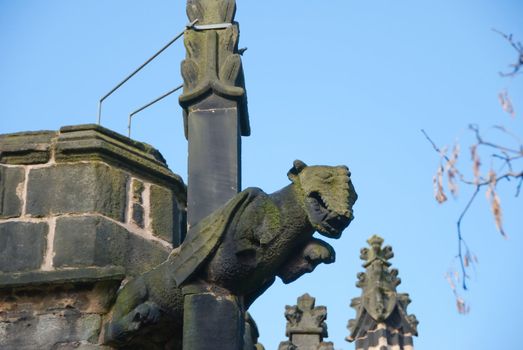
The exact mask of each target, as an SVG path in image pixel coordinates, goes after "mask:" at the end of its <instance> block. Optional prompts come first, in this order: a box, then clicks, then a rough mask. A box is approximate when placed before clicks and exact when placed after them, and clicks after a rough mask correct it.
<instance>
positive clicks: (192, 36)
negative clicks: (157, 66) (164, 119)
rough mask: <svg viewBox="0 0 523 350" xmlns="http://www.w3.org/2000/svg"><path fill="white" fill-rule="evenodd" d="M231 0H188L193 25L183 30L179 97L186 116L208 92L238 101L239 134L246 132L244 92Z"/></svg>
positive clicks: (207, 95) (234, 9)
mask: <svg viewBox="0 0 523 350" xmlns="http://www.w3.org/2000/svg"><path fill="white" fill-rule="evenodd" d="M235 13H236V1H235V0H188V1H187V16H188V17H189V20H190V21H191V22H194V21H197V22H196V25H195V26H194V27H191V28H188V29H187V30H186V31H185V35H184V42H185V48H186V58H185V60H184V61H183V62H182V65H181V73H182V77H183V81H184V88H183V93H182V94H181V96H180V98H179V100H180V104H181V105H182V107H183V108H184V111H185V113H184V123H185V135H186V137H187V135H188V131H187V117H188V113H189V112H190V111H191V108H193V107H194V106H195V105H196V104H197V103H199V102H201V101H202V100H204V99H206V98H208V97H209V95H217V96H221V97H223V98H225V99H228V100H232V101H236V102H237V103H238V110H239V120H240V133H241V135H242V136H249V135H250V126H249V116H248V111H247V95H246V92H245V82H244V76H243V68H242V62H241V54H240V51H239V49H238V41H239V35H240V31H239V26H238V23H236V22H235V21H234V16H235Z"/></svg>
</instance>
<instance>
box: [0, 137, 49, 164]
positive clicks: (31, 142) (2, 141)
mask: <svg viewBox="0 0 523 350" xmlns="http://www.w3.org/2000/svg"><path fill="white" fill-rule="evenodd" d="M56 135H57V132H56V131H48V130H43V131H34V132H18V133H14V134H4V135H0V163H4V164H20V165H26V164H41V163H47V162H48V161H49V160H50V159H51V152H50V151H51V143H52V141H53V138H55V137H56Z"/></svg>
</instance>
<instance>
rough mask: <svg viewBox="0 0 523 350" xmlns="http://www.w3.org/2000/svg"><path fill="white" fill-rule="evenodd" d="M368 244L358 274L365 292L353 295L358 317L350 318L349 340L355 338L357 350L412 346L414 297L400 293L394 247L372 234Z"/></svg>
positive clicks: (400, 349)
mask: <svg viewBox="0 0 523 350" xmlns="http://www.w3.org/2000/svg"><path fill="white" fill-rule="evenodd" d="M367 242H368V243H369V245H370V249H369V248H363V249H362V250H361V255H360V258H361V259H362V260H364V261H365V263H364V264H363V267H365V269H366V271H365V272H360V273H359V274H358V282H357V283H356V286H357V287H359V288H361V289H362V296H361V297H359V298H354V299H352V302H351V307H353V308H354V309H356V318H355V319H353V320H350V321H349V325H348V328H349V331H350V335H349V336H348V337H347V338H346V340H347V341H349V342H354V341H355V342H356V350H368V349H378V348H380V349H381V348H382V347H383V348H387V349H388V348H392V349H397V350H412V349H414V345H413V340H412V337H413V336H417V335H418V333H417V330H416V327H417V324H418V321H417V320H416V316H414V315H408V314H407V305H409V304H410V302H411V300H410V298H409V295H408V294H406V293H397V292H396V286H398V285H399V284H400V283H401V280H400V279H399V278H398V270H396V269H390V268H389V267H390V265H391V264H390V263H389V261H388V260H389V259H391V258H392V257H393V256H394V253H393V252H392V248H391V247H390V246H385V247H383V248H382V244H383V238H381V237H379V236H376V235H374V236H372V237H371V238H369V240H368V241H367Z"/></svg>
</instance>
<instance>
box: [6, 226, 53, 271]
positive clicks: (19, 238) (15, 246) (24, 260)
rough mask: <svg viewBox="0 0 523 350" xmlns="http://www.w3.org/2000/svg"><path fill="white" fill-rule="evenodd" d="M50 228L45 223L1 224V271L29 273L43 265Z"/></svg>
mask: <svg viewBox="0 0 523 350" xmlns="http://www.w3.org/2000/svg"><path fill="white" fill-rule="evenodd" d="M47 231H48V227H47V224H45V223H29V222H4V223H0V271H1V272H14V271H28V270H34V269H38V268H40V266H41V265H42V261H43V257H44V253H45V249H46V235H47Z"/></svg>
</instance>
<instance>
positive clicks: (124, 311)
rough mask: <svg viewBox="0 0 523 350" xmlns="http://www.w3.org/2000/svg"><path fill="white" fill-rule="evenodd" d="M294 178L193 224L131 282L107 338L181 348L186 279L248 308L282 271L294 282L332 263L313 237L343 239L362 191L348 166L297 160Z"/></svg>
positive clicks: (249, 193)
mask: <svg viewBox="0 0 523 350" xmlns="http://www.w3.org/2000/svg"><path fill="white" fill-rule="evenodd" d="M288 177H289V179H290V180H291V181H292V183H291V184H290V185H288V186H286V187H284V188H283V189H281V190H279V191H277V192H275V193H272V194H266V193H265V192H263V191H262V190H260V189H258V188H248V189H246V190H244V191H242V192H241V193H239V194H237V195H236V196H235V197H233V198H232V199H231V200H230V201H229V202H227V203H226V204H225V205H223V206H222V207H221V208H220V209H218V210H216V211H215V212H214V213H212V214H211V215H209V216H208V217H206V218H205V219H203V220H202V221H200V222H199V223H198V224H197V225H195V226H193V227H192V228H190V230H189V232H188V234H187V238H186V240H185V241H184V242H183V244H182V245H181V246H180V247H178V248H176V249H174V250H173V252H172V253H171V254H170V256H169V258H168V259H167V260H166V261H165V262H164V263H162V264H160V265H159V266H157V267H155V268H154V269H152V270H151V271H148V272H146V273H144V274H142V275H140V276H138V277H136V278H135V279H133V280H131V281H130V282H129V283H127V284H126V285H125V286H124V287H123V288H122V289H121V290H120V292H119V293H118V296H117V299H116V302H115V304H114V307H113V310H112V315H110V319H109V321H108V322H107V324H106V326H105V330H104V342H105V343H106V344H110V345H112V346H115V347H125V348H133V347H132V346H131V347H130V344H133V342H135V341H138V339H144V338H147V337H148V335H149V337H154V338H155V339H158V341H159V342H161V343H162V344H164V345H162V349H163V348H167V349H181V338H182V323H183V295H182V289H181V287H183V286H184V285H185V284H187V283H194V281H198V282H202V283H207V284H210V285H213V286H218V287H219V288H223V289H226V290H228V291H229V292H230V293H231V294H234V295H237V296H242V297H243V300H244V303H245V307H246V308H248V307H249V305H250V304H251V303H252V302H253V301H254V300H255V299H256V298H257V297H258V296H259V295H261V294H262V293H263V292H264V291H265V290H266V289H267V288H268V287H269V286H270V285H271V284H272V283H273V282H274V280H275V277H276V276H278V277H280V278H281V279H282V280H283V282H284V283H290V282H292V281H294V280H295V279H297V278H299V277H300V276H301V275H303V274H304V273H307V272H311V271H312V270H314V268H315V267H316V266H317V265H318V264H320V263H327V264H328V263H332V262H333V261H334V258H335V253H334V250H333V248H332V247H331V246H330V245H329V244H327V243H326V242H323V241H321V240H319V239H316V238H313V237H312V236H313V233H314V232H315V231H318V232H319V233H321V234H322V235H324V236H326V237H329V238H339V237H340V235H341V233H342V231H343V230H344V229H345V228H346V227H347V226H348V225H349V223H350V221H351V220H352V218H353V215H352V206H353V204H354V202H355V201H356V198H357V195H356V192H355V191H354V187H353V186H352V183H351V180H350V172H349V170H348V168H347V167H345V166H337V167H331V166H307V165H306V164H305V163H303V162H301V161H295V162H294V165H293V167H292V168H291V170H290V171H289V172H288ZM148 344H149V346H150V344H151V342H150V340H149V343H148ZM165 344H167V345H165ZM149 348H150V347H149Z"/></svg>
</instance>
